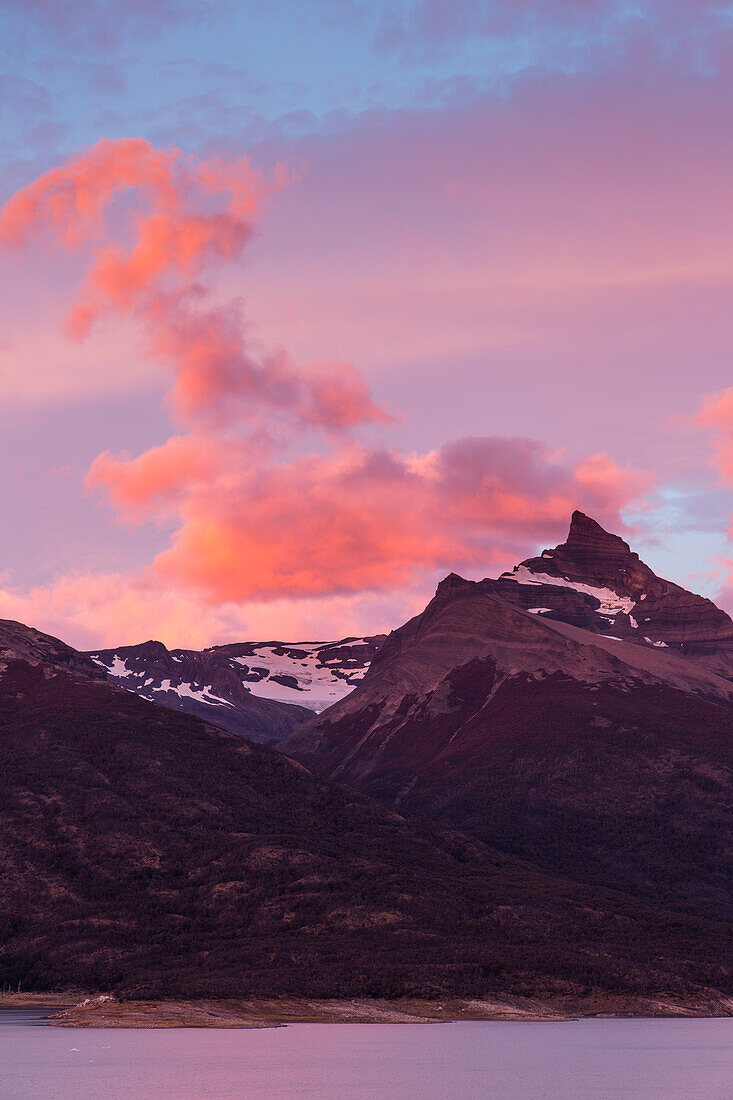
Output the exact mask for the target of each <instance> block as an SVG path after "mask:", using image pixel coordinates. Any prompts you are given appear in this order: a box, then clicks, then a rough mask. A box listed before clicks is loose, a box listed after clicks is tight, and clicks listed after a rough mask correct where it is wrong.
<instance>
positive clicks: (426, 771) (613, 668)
mask: <svg viewBox="0 0 733 1100" xmlns="http://www.w3.org/2000/svg"><path fill="white" fill-rule="evenodd" d="M732 636H733V624H732V623H731V620H730V619H729V618H728V616H727V615H725V613H724V612H722V611H720V610H719V609H718V608H716V607H715V606H714V605H713V604H711V603H710V601H709V600H705V599H703V598H702V597H699V596H694V595H693V594H692V593H688V592H686V591H685V590H684V589H681V588H679V587H678V586H677V585H673V584H671V583H670V582H668V581H665V580H662V579H660V578H658V577H657V576H656V575H655V574H654V573H653V572H652V571H651V569H649V568H648V567H647V566H646V565H644V564H643V563H642V562H640V561H639V559H638V557H637V555H636V554H633V553H632V552H631V551H630V549H629V547H628V546H627V545H626V543H625V542H624V541H623V540H622V539H620V538H618V537H616V536H614V535H610V534H608V533H607V532H605V531H604V530H603V529H602V528H601V527H600V526H599V525H598V524H597V523H595V522H594V521H593V520H591V519H588V517H586V516H583V515H582V514H581V513H575V514H574V516H573V519H572V524H571V528H570V534H569V537H568V540H567V541H566V542H565V543H564V544H563V545H562V546H558V547H556V548H555V549H554V550H546V551H544V553H543V554H542V555H541V556H540V557H539V558H533V559H529V560H528V561H526V562H523V563H522V564H521V565H520V566H518V567H517V568H516V569H514V570H512V571H511V572H510V573H508V574H504V575H503V576H502V577H500V578H499V579H498V580H486V581H479V582H471V581H465V580H462V579H461V578H460V577H457V576H455V575H451V576H449V577H448V578H446V580H444V581H443V582H441V584H440V585H439V587H438V590H437V593H436V595H435V598H434V599H433V600H432V601H431V603H430V604H429V605H428V607H427V608H426V610H425V611H424V612H423V613H422V614H421V615H418V616H417V617H416V618H414V619H412V620H411V621H410V622H408V623H407V624H405V626H403V627H401V628H400V629H399V630H396V631H394V632H393V633H392V634H391V635H390V636H389V637H388V638H387V640H386V641H385V642H384V644H383V645H382V646H381V648H380V650H379V652H378V653H377V655H376V657H375V659H374V661H373V663H372V665H371V668H370V670H369V672H368V673H367V675H366V676H365V677H364V680H363V682H362V684H361V685H360V686H359V687H358V688H357V689H356V690H355V691H354V692H353V693H352V694H351V695H350V696H349V697H348V698H347V699H344V700H343V701H342V702H340V703H338V704H336V705H335V706H334V707H332V708H331V709H329V710H328V711H327V712H325V713H324V714H323V715H321V716H320V717H318V718H316V719H313V720H311V721H310V722H309V723H307V724H306V725H304V726H301V727H299V728H298V729H297V730H295V731H294V732H293V733H292V734H290V735H289V736H288V738H286V740H285V741H284V742H283V743H282V744H281V745H280V746H279V747H280V748H282V750H283V751H284V752H287V753H289V754H290V755H293V756H295V757H296V758H297V759H299V760H301V761H302V762H303V763H305V764H306V766H307V767H308V768H310V769H311V770H313V771H314V772H315V773H316V774H318V775H320V776H324V777H330V778H335V779H338V780H341V781H344V782H348V783H350V784H353V785H354V786H356V787H358V788H359V789H360V790H363V791H365V792H368V793H370V794H372V795H374V796H376V797H379V798H380V799H382V800H383V801H384V802H386V803H387V804H389V805H392V806H394V807H398V808H399V809H400V810H401V811H402V810H405V811H411V812H414V813H418V814H421V815H425V816H427V817H431V818H433V819H435V820H437V821H440V822H442V823H445V824H447V825H450V826H451V827H456V828H460V829H462V830H465V831H468V832H470V833H471V834H472V835H474V836H476V837H477V838H480V839H481V840H482V841H484V842H486V843H488V844H491V845H492V846H494V847H496V848H499V849H501V850H503V851H505V852H508V853H511V854H513V855H515V856H519V857H521V858H523V859H527V860H530V861H531V862H533V863H538V864H540V865H541V866H543V867H545V868H548V869H551V870H553V871H554V872H556V873H559V874H563V875H566V876H569V877H571V878H573V879H574V880H576V881H582V882H588V883H593V884H595V885H597V886H604V887H607V888H613V889H619V890H623V891H625V892H628V893H631V894H633V895H634V896H636V897H639V898H643V899H646V900H648V901H650V902H653V903H654V904H661V905H665V906H669V907H672V908H674V909H676V910H678V911H680V912H681V911H686V912H694V913H699V914H703V913H716V914H718V915H720V916H721V917H723V916H724V917H729V916H731V915H733V886H732V884H733V799H732V798H731V795H732V794H733V783H732V779H733V691H732V690H731V689H732V688H733V684H732V683H731V680H730V679H727V678H726V677H725V675H724V673H726V672H729V671H730V670H731V665H730V654H731V652H732V651H731V637H732Z"/></svg>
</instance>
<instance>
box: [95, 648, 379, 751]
mask: <svg viewBox="0 0 733 1100" xmlns="http://www.w3.org/2000/svg"><path fill="white" fill-rule="evenodd" d="M382 640H383V639H382V636H381V635H379V636H376V637H371V638H345V639H343V640H341V641H338V642H296V643H291V642H241V643H236V644H233V645H224V646H213V647H211V648H210V649H204V650H192V649H174V650H171V651H169V650H167V649H166V647H165V646H164V645H163V644H162V642H155V641H150V642H145V643H143V644H142V645H135V646H122V647H118V648H117V649H105V650H98V651H95V652H94V653H90V654H89V655H88V656H89V657H90V658H91V659H92V660H93V661H94V662H95V663H96V664H97V665H99V666H100V667H101V668H103V669H105V670H106V672H107V673H108V675H109V676H110V678H111V679H112V680H113V681H114V682H115V683H117V684H119V685H120V687H124V688H126V689H127V690H128V691H133V692H135V694H137V695H141V696H142V697H143V698H144V699H150V700H151V701H152V702H155V703H160V704H161V705H162V706H165V707H169V708H170V709H172V710H179V711H183V712H184V713H186V714H195V715H197V716H198V717H200V718H204V719H205V720H207V721H209V722H212V723H214V724H215V725H217V726H220V727H221V728H222V729H226V730H229V731H230V732H231V733H239V734H243V735H244V736H245V737H249V738H250V739H251V740H253V741H258V742H260V743H261V744H266V745H271V744H275V743H277V742H278V741H280V740H281V739H282V738H283V737H285V736H286V735H287V734H288V733H289V732H290V731H291V730H293V729H295V728H296V726H299V725H301V724H302V723H303V722H304V721H306V720H307V719H309V718H312V717H313V714H314V712H315V713H319V712H320V711H322V710H325V708H326V707H328V706H330V705H331V704H332V703H334V702H337V701H338V700H339V699H343V698H344V697H345V696H346V695H348V694H349V693H350V692H351V691H353V689H354V688H355V687H356V685H357V684H358V683H359V682H360V680H361V678H362V677H363V676H364V674H365V672H366V670H367V668H368V667H369V664H370V662H371V660H372V658H373V657H374V654H375V653H376V651H377V649H378V647H379V645H380V643H381V641H382Z"/></svg>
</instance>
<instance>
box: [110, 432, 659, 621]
mask: <svg viewBox="0 0 733 1100" xmlns="http://www.w3.org/2000/svg"><path fill="white" fill-rule="evenodd" d="M88 484H89V486H90V487H91V488H96V489H103V490H104V491H105V493H106V494H107V496H108V497H109V499H110V500H111V502H112V503H113V505H114V506H115V507H116V508H117V509H118V510H119V511H120V512H122V513H123V514H124V515H125V516H127V517H128V518H129V519H132V520H133V521H136V522H138V521H139V520H140V519H141V517H143V516H145V515H146V514H147V515H148V516H153V517H154V516H155V515H157V514H159V512H160V511H161V509H163V510H166V509H169V508H173V509H174V510H176V511H177V513H178V515H179V517H180V520H181V525H180V527H179V529H178V531H177V532H176V534H175V536H174V539H173V542H172V545H171V547H170V549H168V550H166V551H164V552H163V553H162V554H160V555H159V556H158V558H157V559H156V560H155V562H154V563H153V566H152V572H153V573H154V574H155V575H156V576H158V577H160V578H161V580H164V581H165V582H166V583H168V584H171V585H181V586H183V587H185V588H189V589H193V590H196V591H198V592H200V593H202V594H203V595H204V597H205V598H206V599H208V600H210V601H212V602H214V603H217V602H227V601H245V600H257V601H259V600H273V599H277V598H280V597H291V598H292V597H296V598H303V597H313V596H326V595H329V596H331V595H349V594H352V595H353V594H356V593H360V592H390V591H396V590H398V589H401V588H404V589H408V588H410V587H412V586H414V585H416V584H418V585H420V584H422V585H423V587H424V586H425V583H426V582H425V578H426V577H428V578H432V577H433V576H434V575H435V574H436V573H437V572H440V571H448V570H450V569H454V568H463V569H466V570H468V571H470V572H472V573H474V574H475V573H476V572H477V571H478V572H479V573H481V575H484V574H485V573H486V572H487V571H488V570H490V569H491V568H492V567H494V566H495V565H496V564H497V563H506V562H507V561H508V560H511V559H512V555H513V554H515V553H518V552H520V551H527V552H528V551H529V550H530V549H531V548H533V547H534V546H535V545H536V544H537V542H538V541H540V540H542V539H550V540H551V539H553V538H556V537H559V536H561V535H562V534H564V532H565V528H566V526H567V522H568V517H569V515H570V513H571V512H572V510H573V508H575V507H582V508H585V509H587V510H588V511H590V512H591V513H592V514H594V515H596V516H598V518H599V519H601V520H602V521H605V522H607V523H609V524H610V525H611V526H612V527H614V528H616V529H618V528H623V521H622V519H621V514H620V513H621V509H622V508H624V507H626V506H628V505H629V504H630V503H631V502H632V501H633V500H635V499H638V498H639V497H640V496H642V494H643V493H644V492H645V491H646V490H647V489H648V487H649V485H650V479H649V478H648V477H647V476H646V475H644V474H642V473H640V472H638V471H629V470H623V469H621V468H620V467H618V466H617V465H616V464H615V463H613V462H612V461H611V460H610V459H609V458H608V457H607V456H606V455H594V456H591V457H589V458H586V459H584V460H582V461H581V462H580V463H577V464H575V465H573V464H571V463H569V462H567V461H563V460H562V459H560V458H559V457H558V456H556V455H554V454H553V453H552V452H551V451H549V449H548V448H546V447H544V446H542V445H541V444H539V443H536V442H534V441H531V440H525V439H500V438H493V439H492V438H484V439H462V440H457V441H455V442H453V443H450V444H446V445H445V446H444V447H442V448H440V449H439V450H437V451H433V452H430V453H428V454H424V455H419V456H415V455H412V456H405V455H401V454H400V453H398V452H395V451H392V450H387V449H381V450H380V449H365V448H362V447H359V446H356V445H352V446H348V447H343V446H342V447H339V448H337V449H335V450H333V451H331V452H330V453H327V454H311V455H306V456H301V457H297V458H295V459H293V460H291V461H282V460H280V461H278V460H277V459H275V458H273V457H270V458H269V459H268V460H266V461H260V462H258V461H256V459H255V457H254V456H253V453H252V450H251V449H250V448H249V447H243V448H242V449H241V451H239V452H238V449H237V446H236V445H235V444H233V443H231V442H230V443H229V444H228V446H224V445H222V446H221V448H220V449H217V448H213V449H212V447H211V446H210V443H209V442H208V441H205V440H199V441H195V440H193V439H192V438H189V439H188V440H186V441H181V440H180V439H174V440H171V441H169V443H168V444H166V445H165V446H164V447H163V448H156V449H155V450H154V451H151V452H148V453H147V454H145V455H142V456H140V457H139V458H136V459H133V460H128V459H124V458H123V459H115V458H114V457H112V456H110V455H104V456H102V457H101V458H100V459H98V460H97V461H96V462H95V464H94V465H93V466H92V469H91V470H90V473H89V478H88ZM482 571H483V572H482Z"/></svg>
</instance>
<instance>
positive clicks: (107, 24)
mask: <svg viewBox="0 0 733 1100" xmlns="http://www.w3.org/2000/svg"><path fill="white" fill-rule="evenodd" d="M3 7H4V9H5V11H6V13H12V14H14V15H16V16H19V17H20V18H22V19H23V20H32V21H33V22H35V23H36V24H37V26H38V28H39V30H40V31H41V32H42V33H43V34H44V35H46V36H48V37H50V38H52V39H54V40H56V41H57V42H58V43H59V44H66V45H68V44H70V43H73V44H74V46H76V47H77V48H78V47H80V46H81V47H84V48H91V49H94V50H98V51H99V50H101V51H107V50H113V49H116V48H117V47H118V46H119V45H120V44H121V43H122V42H123V41H124V39H125V38H126V37H127V36H130V37H132V36H134V35H136V34H146V35H150V34H153V33H159V32H162V31H165V30H167V29H170V28H173V27H176V26H178V25H180V24H181V23H182V22H184V21H185V20H188V19H201V18H205V17H206V16H207V15H208V13H209V12H210V11H212V10H213V7H214V5H213V4H212V2H211V0H75V2H74V3H73V4H68V3H66V2H65V0H4V3H3Z"/></svg>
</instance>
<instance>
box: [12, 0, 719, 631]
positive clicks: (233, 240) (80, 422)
mask: <svg viewBox="0 0 733 1100" xmlns="http://www.w3.org/2000/svg"><path fill="white" fill-rule="evenodd" d="M0 34H1V35H2V41H3V55H2V63H1V65H0V286H2V294H0V382H1V383H2V388H1V389H0V394H1V395H2V398H1V400H0V458H1V462H2V465H1V467H0V468H1V469H2V471H3V475H4V476H3V477H2V478H0V510H1V514H2V517H3V523H2V524H1V525H0V616H2V617H6V618H15V619H19V620H21V621H23V622H27V623H30V624H32V625H34V626H37V627H39V628H40V629H43V630H46V631H49V632H51V633H54V634H56V635H58V636H61V637H62V638H64V639H65V640H67V641H69V642H71V643H72V644H74V645H77V646H79V647H81V648H89V649H93V648H96V647H99V646H102V645H117V644H132V643H135V642H139V641H143V640H145V639H147V638H153V637H154V638H159V639H161V640H162V641H163V642H165V643H166V644H167V645H169V646H185V647H200V646H204V645H210V644H216V643H220V642H225V641H232V640H243V639H265V638H267V639H271V638H285V639H291V640H296V639H297V640H305V639H325V638H331V637H337V636H338V637H342V636H345V635H348V634H353V635H361V634H364V633H371V632H376V631H381V630H386V629H390V628H392V627H394V626H397V625H399V624H400V623H401V622H402V621H404V620H405V619H406V618H408V617H409V616H411V615H413V614H415V613H417V612H418V611H419V610H421V609H422V607H423V606H424V605H425V603H426V601H427V600H428V599H429V598H430V596H431V595H432V592H433V591H434V588H435V585H436V583H437V581H438V580H439V579H440V578H441V577H442V576H444V575H445V574H446V573H448V572H450V571H456V572H460V573H461V574H463V575H464V576H468V577H472V578H480V577H483V576H489V575H495V574H496V573H497V572H499V571H501V570H503V569H505V568H507V567H509V566H511V565H512V564H514V563H515V562H517V561H519V560H521V559H522V558H524V557H527V556H529V555H530V554H534V553H536V552H537V551H538V550H539V549H541V548H542V547H545V546H551V545H554V544H556V543H557V542H559V541H562V540H563V538H564V537H565V534H566V532H567V527H568V523H569V517H570V514H571V512H572V510H573V509H574V508H581V509H582V510H584V511H586V512H588V513H589V514H591V515H593V516H595V517H596V518H597V519H598V520H599V521H600V522H601V523H603V524H604V525H605V526H607V527H608V528H610V529H611V530H614V531H616V532H618V533H621V534H623V535H624V537H626V538H627V539H629V540H630V541H631V542H632V543H633V546H634V548H635V549H637V550H638V551H639V552H640V554H641V555H642V557H643V558H644V559H645V560H647V561H648V562H649V564H650V565H652V567H653V568H655V569H656V571H657V572H658V573H660V574H661V575H664V576H667V577H669V578H670V579H672V580H674V581H676V582H678V583H681V584H684V585H685V586H687V587H691V588H693V589H694V590H695V591H699V592H702V593H703V594H705V595H708V596H710V597H711V598H713V599H716V600H717V601H718V602H719V603H720V604H721V605H722V606H725V607H726V608H727V609H729V610H733V581H732V579H731V578H732V574H733V546H732V545H731V522H732V518H733V388H731V386H733V378H732V377H731V370H730V361H731V350H732V349H733V310H731V304H730V303H731V295H732V293H733V258H732V257H731V243H730V242H731V240H733V201H732V200H731V195H732V194H733V136H732V134H731V129H730V116H731V106H732V105H733V3H725V2H722V0H717V2H707V0H636V2H631V0H623V2H620V0H613V2H612V0H511V2H505V0H495V2H490V0H389V2H386V0H372V2H370V3H368V4H367V3H365V2H364V3H363V2H361V0H339V2H338V3H337V2H335V0H311V2H309V3H308V4H305V5H304V4H299V3H295V2H294V0H271V2H269V3H267V4H260V3H254V2H250V0H162V2H160V3H156V2H154V0H127V2H122V0H79V2H77V3H76V4H74V5H70V4H67V3H62V2H61V0H0Z"/></svg>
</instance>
